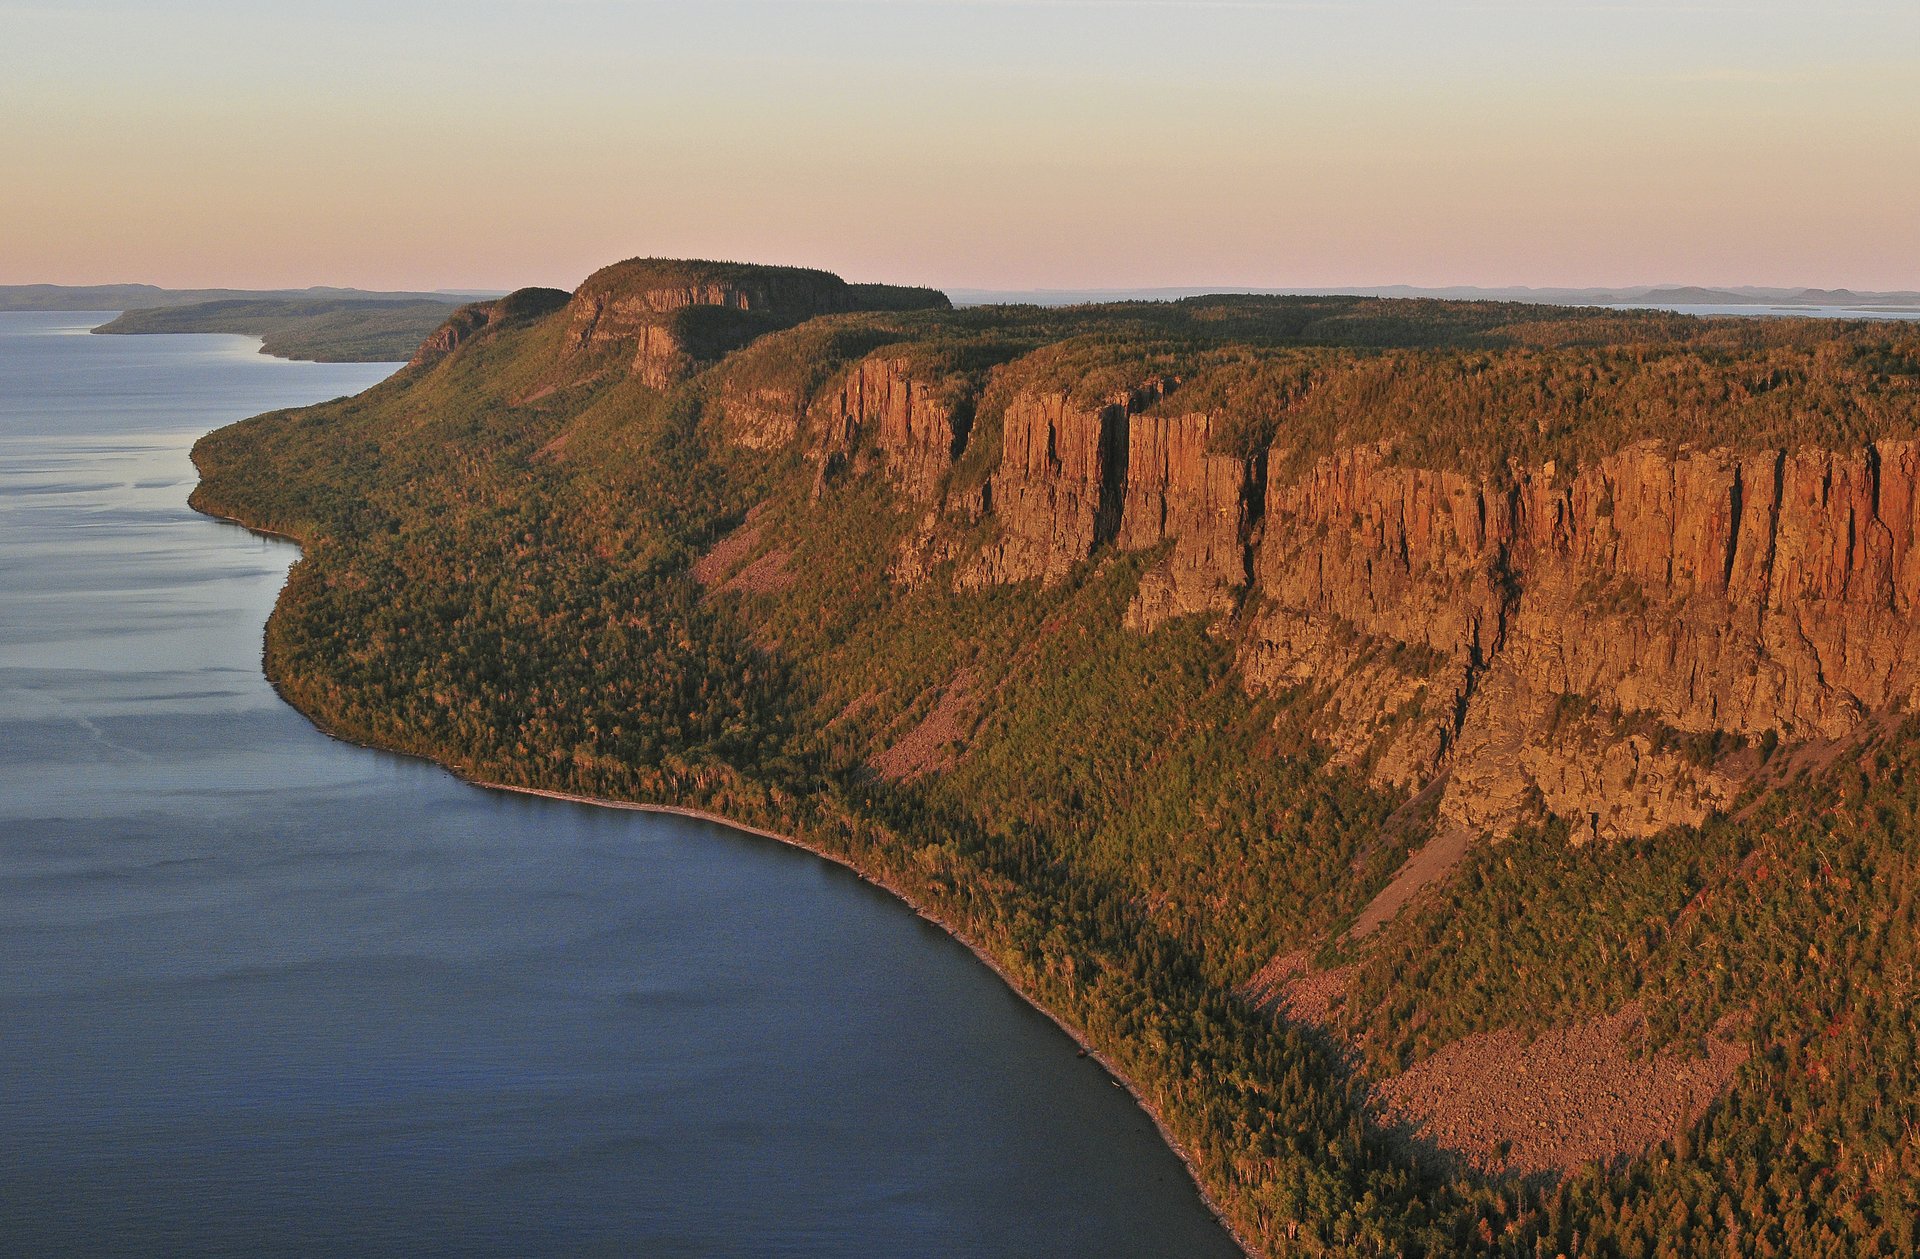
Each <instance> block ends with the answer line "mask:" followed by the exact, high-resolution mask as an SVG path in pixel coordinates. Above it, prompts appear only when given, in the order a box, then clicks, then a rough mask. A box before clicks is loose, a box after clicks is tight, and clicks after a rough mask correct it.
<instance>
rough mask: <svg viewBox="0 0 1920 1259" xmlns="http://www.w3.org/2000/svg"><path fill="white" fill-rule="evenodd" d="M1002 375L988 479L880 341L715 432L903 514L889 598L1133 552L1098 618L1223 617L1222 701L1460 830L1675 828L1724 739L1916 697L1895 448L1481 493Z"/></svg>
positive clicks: (1917, 526) (1680, 451)
mask: <svg viewBox="0 0 1920 1259" xmlns="http://www.w3.org/2000/svg"><path fill="white" fill-rule="evenodd" d="M1009 370H1013V371H1018V370H1019V369H1018V368H1017V367H1014V368H1010V369H1009ZM1019 380H1020V377H1018V376H1014V377H1003V378H1002V386H1003V387H1005V388H1006V389H1007V392H1006V393H1004V394H1003V395H1002V396H1003V397H1004V399H1005V406H1004V408H1003V410H1002V413H1001V415H1000V418H999V436H1000V450H999V455H998V462H997V465H996V466H995V467H994V468H993V469H992V471H991V473H990V474H989V475H988V476H987V478H986V480H985V483H984V484H981V483H980V482H979V480H978V479H977V478H976V479H974V480H971V481H969V482H967V484H966V485H965V486H962V487H960V488H958V489H951V488H949V483H950V482H951V480H952V476H951V473H952V472H953V470H954V468H955V466H956V463H957V462H958V461H959V460H960V457H961V455H962V453H963V451H964V448H965V446H966V443H967V441H968V438H969V436H970V435H971V433H970V424H971V417H972V408H973V402H972V398H971V397H970V396H968V395H967V394H966V391H965V389H964V388H960V387H957V386H955V385H954V384H953V383H952V382H944V381H922V380H919V379H916V378H915V377H914V376H913V374H912V372H911V371H910V370H909V367H908V362H907V360H906V359H905V358H904V357H902V356H900V355H899V354H898V353H897V352H890V351H886V350H881V351H877V352H875V353H873V354H871V355H869V356H868V357H866V358H865V359H863V360H860V361H858V362H857V363H855V364H854V365H853V366H852V367H850V368H849V369H848V370H847V371H846V372H845V373H844V374H843V375H842V376H840V377H838V378H836V381H835V383H833V384H831V385H829V386H827V387H826V388H824V389H822V390H820V391H819V393H818V394H817V395H816V396H814V397H812V398H810V399H804V398H801V397H800V396H799V394H798V392H797V391H794V392H783V391H782V390H781V389H780V388H778V387H769V386H761V387H759V388H758V392H757V393H754V394H751V395H749V394H747V393H746V392H743V391H738V390H735V391H731V392H725V391H723V394H722V400H723V409H724V410H725V412H726V415H727V417H728V418H727V424H728V426H729V428H730V429H732V430H733V431H734V439H735V440H738V441H740V442H741V443H742V444H745V445H758V446H767V445H776V444H779V443H782V442H787V441H792V440H804V441H805V442H806V443H807V444H808V447H809V449H810V452H811V453H812V454H813V455H814V456H815V457H816V458H818V459H819V460H820V461H821V464H822V468H823V475H824V474H825V473H824V470H826V469H829V468H831V467H833V466H838V465H836V464H835V463H834V461H836V460H837V461H839V463H840V464H845V463H846V462H847V461H848V460H849V459H851V458H853V457H854V455H855V454H856V452H857V453H858V457H859V459H860V460H861V461H862V462H861V463H860V466H861V467H862V468H865V467H876V466H877V467H881V468H884V469H885V471H886V472H887V473H888V474H889V475H890V476H892V477H893V478H894V479H895V481H896V482H897V483H898V484H899V486H900V487H901V488H902V489H903V491H904V492H905V494H906V495H907V496H908V497H909V498H911V499H912V500H914V501H915V502H917V503H918V504H921V505H922V506H923V508H924V509H925V513H926V514H925V516H924V518H923V521H922V524H921V526H920V528H919V530H918V531H917V532H916V533H915V535H914V536H913V538H912V540H911V541H910V542H909V543H908V544H907V546H906V548H905V550H904V551H903V552H902V553H901V554H900V555H899V556H897V557H896V559H895V562H894V563H893V565H892V567H891V570H890V571H891V572H892V574H893V576H894V579H895V580H897V581H902V582H904V583H907V584H913V583H917V582H920V581H924V580H927V579H929V578H930V577H931V576H932V575H933V574H934V573H935V572H936V571H939V570H940V569H941V566H942V565H950V568H948V569H947V570H946V571H948V572H949V573H950V579H951V580H953V581H955V582H956V583H957V584H958V585H959V586H961V587H963V588H977V587H982V586H990V585H997V584H1004V583H1012V582H1020V581H1038V582H1040V583H1042V584H1043V585H1052V584H1056V583H1058V582H1060V581H1062V580H1064V579H1065V578H1067V577H1068V576H1069V575H1071V574H1072V573H1073V572H1074V571H1075V570H1076V569H1077V568H1078V567H1079V566H1080V565H1083V564H1085V563H1087V562H1089V561H1090V560H1092V559H1093V558H1094V557H1095V556H1096V555H1097V554H1098V553H1099V552H1100V551H1101V550H1102V549H1103V548H1107V547H1111V548H1112V549H1113V550H1115V551H1121V552H1125V551H1143V550H1154V549H1156V548H1157V549H1160V550H1161V551H1162V554H1160V555H1159V557H1158V558H1157V559H1156V560H1155V561H1154V563H1153V564H1152V565H1151V566H1149V568H1148V569H1147V570H1146V572H1145V574H1144V576H1143V577H1142V579H1141V582H1140V585H1139V588H1138V591H1137V592H1136V594H1135V597H1134V599H1133V601H1132V603H1131V606H1130V607H1129V608H1128V611H1127V613H1126V621H1127V624H1128V625H1129V626H1131V627H1132V628H1135V629H1137V630H1140V631H1142V632H1151V631H1152V630H1153V629H1155V628H1157V627H1158V626H1160V625H1162V624H1164V623H1165V622H1167V621H1168V620H1171V619H1173V618H1176V617H1181V616H1188V615H1208V616H1218V615H1221V614H1223V613H1228V612H1232V611H1235V610H1236V609H1238V610H1240V611H1241V614H1242V619H1241V620H1239V621H1237V622H1236V625H1237V626H1238V628H1239V630H1240V633H1239V637H1238V647H1237V651H1238V664H1239V667H1240V671H1241V675H1242V677H1243V679H1244V681H1245V684H1246V685H1247V686H1248V687H1249V688H1250V689H1252V690H1254V691H1280V690H1289V691H1290V690H1294V689H1296V688H1301V689H1304V690H1305V691H1306V692H1307V693H1308V694H1309V696H1310V697H1311V700H1312V706H1313V708H1314V711H1316V712H1317V714H1318V716H1317V718H1316V722H1317V732H1318V734H1319V735H1320V736H1321V737H1322V738H1323V739H1324V740H1325V741H1326V742H1327V743H1328V744H1329V745H1330V746H1332V747H1333V749H1334V750H1335V752H1336V754H1337V756H1338V757H1339V758H1340V759H1341V760H1342V761H1344V762H1346V763H1349V764H1353V765H1356V766H1359V767H1361V768H1362V769H1363V770H1364V771H1365V772H1366V773H1367V774H1368V775H1369V776H1370V777H1372V778H1373V779H1374V780H1375V781H1377V782H1381V783H1384V784H1391V785H1393V786H1395V787H1399V788H1402V789H1416V788H1420V787H1423V786H1425V785H1427V784H1429V783H1433V782H1435V781H1436V780H1437V779H1439V778H1441V777H1442V776H1443V775H1444V779H1445V781H1444V790H1443V791H1442V794H1441V797H1440V814H1441V817H1442V819H1443V820H1444V821H1445V822H1447V823H1448V824H1450V825H1452V826H1456V827H1459V828H1462V829H1465V830H1467V831H1470V832H1474V833H1478V832H1484V831H1495V832H1498V831H1503V830H1506V829H1509V828H1511V827H1512V826H1513V825H1514V824H1516V823H1517V822H1520V821H1523V820H1526V819H1529V818H1538V817H1542V816H1545V815H1549V814H1551V815H1555V816H1559V817H1561V818H1564V819H1567V820H1568V821H1569V822H1570V823H1572V824H1573V825H1574V829H1575V833H1576V835H1577V836H1579V837H1582V838H1591V837H1610V836H1618V835H1638V834H1646V833H1650V832H1652V831H1655V830H1658V829H1660V828H1662V827H1665V826H1668V825H1672V824H1676V823H1686V824H1691V823H1697V822H1699V821H1701V820H1703V819H1704V818H1705V817H1706V816H1707V815H1708V814H1709V813H1711V812H1712V811H1714V810H1716V809H1719V808H1722V807H1724V806H1726V805H1727V804H1729V803H1730V802H1731V801H1732V799H1733V797H1734V795H1735V794H1736V793H1737V791H1738V789H1739V786H1740V782H1741V778H1742V775H1743V774H1748V773H1751V772H1752V771H1753V768H1754V767H1755V766H1756V765H1757V763H1758V761H1759V757H1758V756H1757V755H1754V754H1746V755H1740V753H1741V752H1742V749H1743V747H1745V746H1748V745H1759V744H1764V743H1770V742H1771V741H1772V740H1774V739H1778V740H1779V741H1783V742H1788V743H1791V742H1794V741H1804V740H1811V739H1825V740H1831V739H1837V738H1841V737H1844V736H1846V735H1847V734H1848V733H1849V732H1851V731H1854V730H1855V729H1857V728H1858V727H1860V725H1861V724H1862V723H1863V722H1864V721H1866V720H1867V719H1868V718H1869V717H1870V716H1871V715H1872V714H1874V713H1876V712H1879V711H1884V710H1887V709H1890V708H1898V707H1901V706H1905V705H1908V704H1910V703H1912V702H1913V701H1914V700H1915V699H1916V697H1917V696H1920V624H1917V623H1916V617H1915V607H1914V604H1915V599H1916V596H1917V595H1920V556H1917V555H1916V553H1915V546H1914V540H1915V535H1916V533H1917V532H1920V490H1917V489H1916V484H1917V483H1920V443H1915V442H1883V443H1880V444H1878V445H1876V446H1870V447H1867V448H1864V449H1862V450H1859V451H1855V452H1852V453H1834V452H1828V451H1822V450H1812V449H1804V450H1792V451H1760V452H1744V453H1736V452H1732V451H1728V450H1724V449H1713V450H1695V449H1690V448H1686V447H1674V446H1669V445H1664V444H1661V443H1656V442H1642V443H1640V444H1637V445H1633V446H1629V447H1627V448H1625V449H1622V450H1618V451H1615V452H1614V453H1612V454H1611V455H1608V456H1607V457H1605V458H1602V459H1600V460H1598V461H1596V462H1594V463H1592V464H1590V465H1589V466H1586V467H1583V468H1580V469H1577V470H1572V471H1569V470H1563V469H1559V468H1556V467H1554V466H1553V465H1551V464H1547V465H1543V466H1538V467H1514V468H1511V469H1509V470H1508V472H1507V473H1506V475H1504V476H1501V477H1498V478H1477V477H1474V476H1471V475H1469V474H1467V473H1464V472H1459V471H1453V470H1446V469H1436V468H1430V467H1413V466H1407V465H1404V464H1401V463H1398V462H1396V461H1395V459H1394V457H1393V454H1392V451H1391V450H1390V449H1388V448H1385V447H1382V446H1359V447H1351V448H1348V449H1345V450H1342V451H1339V452H1338V453H1335V454H1333V455H1330V456H1327V457H1324V458H1320V459H1318V460H1316V461H1314V462H1312V463H1310V464H1308V465H1305V466H1300V465H1299V464H1298V463H1297V461H1293V460H1291V459H1290V456H1289V454H1288V452H1287V451H1286V450H1285V449H1283V448H1279V447H1276V448H1275V449H1274V450H1271V451H1263V452H1259V453H1257V454H1256V455H1254V456H1253V457H1251V458H1242V457H1240V456H1237V455H1234V454H1228V453H1225V452H1224V451H1223V450H1221V449H1219V448H1218V442H1217V438H1218V436H1219V432H1218V430H1219V425H1220V423H1221V420H1220V417H1218V416H1216V415H1212V414H1209V413H1207V412H1206V411H1204V410H1181V409H1180V408H1179V406H1178V402H1179V394H1178V393H1177V391H1176V390H1177V382H1175V381H1172V380H1168V379H1159V378H1148V379H1142V380H1139V381H1138V382H1137V383H1135V384H1134V385H1132V387H1130V388H1122V389H1118V390H1116V391H1114V392H1111V393H1109V394H1107V395H1106V396H1104V397H1100V396H1097V395H1096V396H1095V397H1094V398H1093V399H1092V400H1088V398H1086V397H1085V396H1084V394H1076V393H1074V392H1072V391H1070V390H1069V389H1066V388H1063V387H1060V386H1059V385H1057V384H1051V383H1050V384H1045V385H1041V384H1032V383H1026V384H1018V381H1019ZM1016 386H1017V387H1016ZM803 432H804V438H802V437H801V434H802V433H803ZM982 524H985V525H986V526H987V527H986V528H985V529H984V530H982V529H980V528H979V526H980V525H982ZM982 534H984V538H985V540H984V541H969V540H967V539H970V538H973V539H977V538H979V537H980V536H981V535H982Z"/></svg>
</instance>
